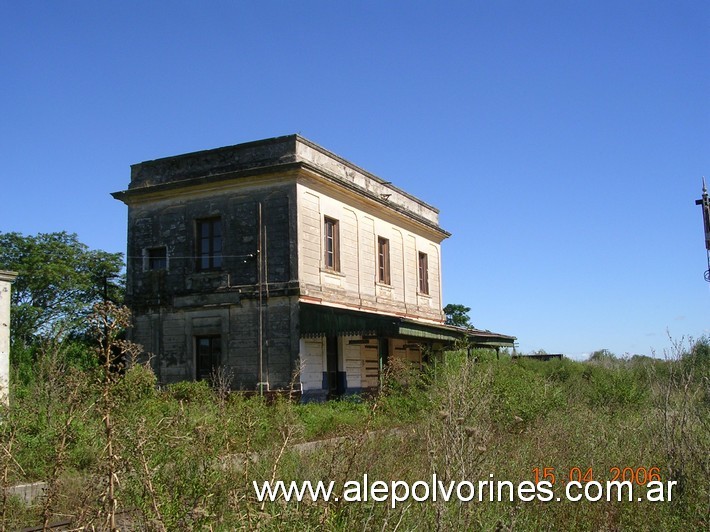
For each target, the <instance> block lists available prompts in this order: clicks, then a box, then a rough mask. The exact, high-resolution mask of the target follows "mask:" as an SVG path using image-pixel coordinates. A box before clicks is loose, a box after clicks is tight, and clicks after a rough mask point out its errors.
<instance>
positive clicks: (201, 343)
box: [195, 335, 222, 381]
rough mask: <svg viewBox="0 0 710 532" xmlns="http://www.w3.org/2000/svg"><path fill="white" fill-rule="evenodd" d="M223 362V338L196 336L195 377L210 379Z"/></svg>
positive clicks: (217, 336)
mask: <svg viewBox="0 0 710 532" xmlns="http://www.w3.org/2000/svg"><path fill="white" fill-rule="evenodd" d="M221 364H222V338H221V337H220V336H219V335H210V336H195V378H196V379H197V380H198V381H199V380H209V379H210V378H211V377H212V375H213V373H214V372H215V370H217V369H218V368H219V367H220V365H221Z"/></svg>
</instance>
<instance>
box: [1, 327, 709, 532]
mask: <svg viewBox="0 0 710 532" xmlns="http://www.w3.org/2000/svg"><path fill="white" fill-rule="evenodd" d="M104 325H105V324H102V325H101V327H100V329H102V330H104V331H106V329H104ZM99 333H100V331H99ZM99 336H101V335H100V334H99ZM116 340H118V339H117V338H116ZM119 345H120V344H119ZM124 347H126V346H124ZM128 347H130V346H128ZM62 349H63V346H62V345H61V344H58V343H57V344H51V343H50V344H47V345H45V346H44V347H43V348H42V350H41V354H40V356H38V358H37V364H36V368H35V371H36V374H34V375H32V378H30V379H28V380H27V381H22V382H20V383H17V384H16V385H15V388H14V389H13V390H12V392H13V396H12V408H10V409H7V410H5V411H3V412H2V416H3V420H4V422H3V423H2V424H0V482H2V485H3V487H7V486H8V485H11V484H15V483H18V482H21V481H28V480H44V481H45V482H46V483H47V490H46V495H45V497H44V499H43V500H41V501H40V502H38V503H37V504H36V505H35V506H33V507H27V506H25V505H23V504H20V503H18V502H17V501H16V500H14V499H13V498H12V497H8V495H7V491H5V490H3V492H2V493H3V495H2V497H0V506H1V507H0V525H1V528H2V529H4V530H8V529H16V528H20V527H22V526H27V525H31V524H39V525H41V524H43V523H44V524H45V525H46V524H50V523H51V522H53V521H54V520H61V519H65V518H66V517H70V518H71V519H72V521H73V525H75V526H94V527H95V528H98V529H111V528H118V527H119V526H121V523H120V522H119V521H118V520H117V516H118V515H119V512H121V511H127V512H128V513H127V514H124V521H126V522H127V523H128V525H130V526H132V527H133V528H136V529H146V530H184V529H200V528H203V529H239V528H242V529H244V528H245V529H257V528H258V529H296V528H298V529H311V530H350V529H353V528H354V529H370V528H378V529H397V528H398V529H401V530H416V529H420V530H450V529H476V528H483V529H496V528H497V529H501V530H503V529H509V530H511V529H523V530H526V529H549V528H556V527H559V526H560V524H561V523H564V524H565V526H567V527H568V528H575V529H580V530H599V529H605V530H613V529H623V528H642V529H650V528H654V529H666V530H672V529H681V528H691V529H702V528H707V526H708V524H710V489H709V486H708V478H710V463H709V461H708V449H709V448H710V383H709V381H708V375H710V371H709V368H708V358H709V357H708V353H710V349H709V348H708V341H707V340H706V339H702V340H701V341H698V342H692V341H691V342H687V343H682V344H681V343H679V344H678V345H677V346H676V347H675V348H674V349H675V350H674V351H673V352H672V353H669V354H668V356H667V358H666V359H665V360H658V359H655V360H651V359H648V360H646V359H628V360H626V359H617V358H615V357H613V356H609V355H610V354H608V353H604V356H601V355H600V356H599V357H597V359H595V360H594V361H592V362H585V363H582V362H574V361H570V360H559V361H550V362H538V361H526V360H519V359H518V360H511V359H510V358H508V357H502V358H501V359H500V360H497V358H496V357H495V356H491V354H490V353H488V352H474V353H472V354H471V356H468V354H467V353H466V352H465V351H460V352H450V353H446V354H444V355H442V356H440V357H439V358H436V359H435V364H431V366H430V367H429V368H427V369H426V370H425V371H424V372H419V371H412V368H411V367H409V366H408V365H407V364H400V365H397V364H396V363H394V364H391V366H390V367H389V368H388V370H387V372H386V375H385V378H384V386H383V392H382V393H381V394H380V395H378V396H376V397H373V398H364V397H353V398H345V399H343V400H340V401H331V402H328V403H324V404H295V403H293V402H291V401H289V400H287V399H286V398H281V399H278V400H276V401H274V402H273V403H271V404H267V402H266V401H264V400H263V399H262V398H260V397H258V396H251V397H247V396H244V395H241V394H238V393H227V391H226V388H227V387H228V378H229V376H228V375H222V376H220V375H216V376H215V378H214V382H213V384H214V385H216V386H210V385H209V384H208V383H205V382H196V383H179V384H175V385H171V386H169V387H167V388H166V389H164V390H157V389H156V382H155V376H154V375H153V373H152V371H151V370H150V368H149V367H148V366H146V365H142V364H138V363H133V364H129V365H128V367H126V368H125V369H124V370H123V371H120V372H117V371H115V369H116V368H115V367H112V368H110V369H109V368H108V366H104V368H103V369H102V368H101V367H100V366H99V365H98V364H97V365H95V366H94V367H93V369H88V370H87V369H86V368H84V369H79V368H77V366H76V365H71V364H67V357H66V356H64V354H63V353H62ZM124 352H125V349H124ZM103 353H104V355H105V356H106V355H107V353H108V355H110V356H111V357H113V355H112V353H115V351H110V350H109V351H106V350H104V351H103ZM432 358H433V357H432ZM106 360H107V359H106V357H104V363H106ZM114 363H115V360H113V358H112V359H111V364H112V365H114ZM109 371H110V375H109V377H108V378H107V372H109ZM220 383H221V384H220ZM107 414H108V420H109V421H110V430H107ZM313 440H323V441H322V442H321V443H319V444H317V445H315V444H314V445H310V446H307V447H306V446H299V444H302V443H304V442H308V441H313ZM109 441H110V442H111V448H110V449H109V448H108V442H109ZM614 468H619V469H625V468H629V470H632V471H634V472H635V474H636V473H638V474H639V475H640V473H641V472H643V471H646V472H647V471H649V470H650V469H651V468H658V470H659V471H661V472H662V474H661V476H662V479H663V481H664V482H665V481H669V480H674V481H677V482H678V483H679V491H678V492H677V498H674V500H673V501H671V502H663V503H654V504H650V503H638V502H636V501H634V502H628V501H627V502H621V503H617V502H605V501H604V502H601V501H600V502H597V503H585V502H576V503H574V502H570V501H564V500H562V501H560V502H556V501H551V502H546V503H542V502H540V501H533V502H521V501H520V500H518V499H515V500H513V501H510V500H507V499H506V500H503V501H502V502H491V501H490V500H489V498H488V496H489V494H488V493H485V494H482V499H481V500H479V498H478V497H479V495H478V493H477V494H476V497H475V498H474V500H472V501H471V502H467V503H462V502H459V501H456V500H453V499H452V500H448V501H447V500H444V498H438V499H437V500H436V501H433V500H431V496H430V497H429V499H428V500H427V501H426V502H424V501H422V502H418V501H415V500H413V499H412V498H410V499H409V500H408V501H406V502H401V503H398V504H392V501H391V500H389V499H388V500H387V501H385V502H378V501H376V500H373V499H372V498H371V497H370V498H367V497H366V496H365V497H362V498H361V499H360V500H359V502H347V501H345V500H344V497H343V495H344V491H345V489H346V486H347V483H348V482H349V481H360V482H361V483H362V482H363V481H364V479H365V478H366V476H367V478H368V479H369V480H368V481H369V483H370V485H372V483H373V482H375V481H378V480H379V481H383V482H385V483H387V484H389V483H391V482H392V481H406V482H409V485H410V486H411V485H413V484H414V483H416V482H420V483H421V482H431V481H432V478H433V476H434V475H436V478H437V479H438V480H439V481H440V482H442V483H443V484H444V485H448V483H449V482H460V481H464V480H465V481H471V482H474V483H476V482H479V481H481V480H482V481H488V480H492V479H496V480H498V479H502V480H508V481H511V482H515V483H518V482H522V481H526V480H527V481H530V480H536V476H540V475H544V474H548V473H549V474H554V476H555V479H556V482H555V490H556V493H560V494H561V493H562V492H563V490H564V484H563V482H564V481H569V480H576V479H577V478H581V476H582V475H588V478H593V479H594V480H597V481H602V482H603V481H606V480H611V479H612V478H611V476H612V475H613V470H614ZM109 475H110V476H109ZM111 478H113V479H114V484H113V492H112V493H110V492H109V491H110V488H111V481H110V479H111ZM100 479H104V480H103V482H100V481H99V480H100ZM278 480H284V481H286V482H290V481H299V482H300V481H305V480H309V481H312V482H317V481H318V480H321V481H324V482H331V481H332V482H334V492H333V495H334V496H337V497H338V500H335V498H334V497H333V498H331V500H329V501H324V500H320V501H316V502H312V501H305V500H304V501H302V502H295V501H290V502H286V501H285V500H283V498H281V499H280V500H278V501H275V502H268V501H260V500H257V499H256V496H255V491H254V482H256V484H257V485H258V486H262V485H263V482H265V481H278ZM637 480H638V479H637ZM476 485H477V484H476ZM400 489H403V488H401V487H400ZM419 489H420V490H421V489H423V487H422V485H421V484H420V485H419ZM477 489H478V488H477ZM559 490H562V491H559ZM419 494H420V495H421V492H420V493H419ZM430 495H431V494H430ZM674 495H676V494H675V493H674ZM102 501H103V502H102ZM111 512H113V520H112V519H111ZM126 516H127V517H126ZM99 517H100V518H99ZM128 525H125V523H124V526H128Z"/></svg>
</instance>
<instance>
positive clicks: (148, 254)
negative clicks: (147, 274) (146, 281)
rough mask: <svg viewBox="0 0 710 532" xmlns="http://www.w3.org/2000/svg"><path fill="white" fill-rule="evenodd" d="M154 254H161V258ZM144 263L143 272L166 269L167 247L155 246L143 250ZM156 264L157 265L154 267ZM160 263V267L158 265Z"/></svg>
mask: <svg viewBox="0 0 710 532" xmlns="http://www.w3.org/2000/svg"><path fill="white" fill-rule="evenodd" d="M156 252H162V256H157V255H156ZM144 257H145V263H144V266H143V269H144V271H161V270H167V269H168V248H167V246H155V247H151V248H145V250H144ZM156 262H158V265H157V266H156ZM160 262H162V265H160Z"/></svg>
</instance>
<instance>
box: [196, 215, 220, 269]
mask: <svg viewBox="0 0 710 532" xmlns="http://www.w3.org/2000/svg"><path fill="white" fill-rule="evenodd" d="M196 224H197V242H196V243H197V250H196V255H197V269H198V270H216V269H219V268H221V267H222V220H221V219H220V218H205V219H202V220H197V222H196Z"/></svg>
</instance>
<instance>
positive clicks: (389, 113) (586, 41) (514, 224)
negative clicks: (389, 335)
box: [0, 0, 710, 357]
mask: <svg viewBox="0 0 710 532" xmlns="http://www.w3.org/2000/svg"><path fill="white" fill-rule="evenodd" d="M0 72H2V76H1V78H0V79H1V80H2V81H1V83H0V95H1V97H0V156H1V157H2V175H3V177H2V192H3V194H2V196H3V200H2V207H1V209H0V231H19V232H22V233H25V234H34V233H37V232H51V231H60V230H67V231H70V232H76V233H78V235H79V237H80V239H81V240H82V241H83V242H85V243H86V244H88V245H89V246H91V247H94V248H100V249H105V250H108V251H124V250H125V236H126V207H125V206H124V205H123V204H122V203H120V202H118V201H116V200H114V199H113V198H111V196H110V195H109V193H110V192H113V191H117V190H123V189H125V188H126V187H127V185H128V181H129V178H130V168H129V165H130V164H133V163H137V162H141V161H144V160H149V159H154V158H158V157H164V156H169V155H176V154H180V153H185V152H189V151H196V150H201V149H208V148H215V147H219V146H225V145H230V144H236V143H239V142H245V141H249V140H256V139H261V138H267V137H273V136H279V135H284V134H290V133H300V134H302V135H303V136H305V137H306V138H309V139H310V140H313V141H315V142H317V143H318V144H320V145H322V146H324V147H325V148H327V149H329V150H331V151H333V152H335V153H337V154H338V155H341V156H343V157H345V158H346V159H349V160H351V161H353V162H354V163H355V164H357V165H359V166H361V167H363V168H365V169H367V170H369V171H371V172H373V173H375V174H377V175H379V176H381V177H383V178H385V179H387V180H390V181H392V182H393V183H394V184H395V185H397V186H399V187H400V188H402V189H404V190H406V191H408V192H411V193H413V194H415V195H416V196H419V197H420V198H422V199H423V200H425V201H426V202H428V203H430V204H433V205H435V206H436V207H438V208H439V209H440V210H441V217H440V221H441V225H442V226H443V227H444V228H445V229H447V230H448V231H450V232H451V233H453V236H452V237H451V238H450V239H449V240H447V241H445V242H444V244H443V260H444V301H445V302H453V303H463V304H466V305H467V306H470V307H471V308H472V310H471V317H472V322H473V323H474V325H476V326H477V327H480V328H486V329H491V330H494V331H497V332H503V333H508V334H513V335H515V336H517V337H518V338H519V342H520V349H521V350H522V351H524V352H527V351H531V350H536V349H545V350H547V351H548V352H562V353H565V354H568V355H570V356H573V357H582V356H584V354H585V353H589V352H591V351H593V350H596V349H602V348H606V349H610V350H611V351H613V352H615V353H617V354H624V353H632V354H633V353H639V354H651V352H652V351H654V350H655V352H656V354H657V355H661V354H662V352H663V349H664V348H666V347H667V346H668V344H669V342H668V337H667V331H668V332H669V333H670V335H671V336H672V337H673V338H674V339H680V338H681V337H683V336H693V337H698V336H700V335H703V334H707V333H709V332H710V321H709V318H710V285H709V284H708V283H705V282H704V281H703V277H702V275H703V271H704V270H705V269H706V268H707V264H706V255H705V250H704V246H703V234H702V222H701V213H700V208H699V207H697V206H695V205H694V200H695V199H697V198H699V197H700V193H701V190H700V188H701V177H702V176H703V175H706V176H708V177H709V178H710V152H709V151H708V147H709V146H710V120H709V119H710V99H709V97H710V3H708V2H701V1H697V2H689V1H682V0H681V1H678V2H654V1H644V2H633V1H632V2H615V1H613V2H606V1H595V2H577V1H575V2H568V1H531V2H522V1H505V0H500V1H486V2H483V1H468V2H448V1H441V2H436V3H434V2H416V1H414V2H413V1H408V2H382V1H380V2H333V1H330V2H325V1H323V2H321V1H317V2H316V1H308V0H304V1H302V2H291V1H278V2H277V1H260V2H225V1H212V2H199V3H198V2H169V3H168V2H131V1H126V2H94V1H92V2H83V1H71V2H69V1H66V2H49V1H46V2H35V1H23V2H11V1H8V0H0Z"/></svg>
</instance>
